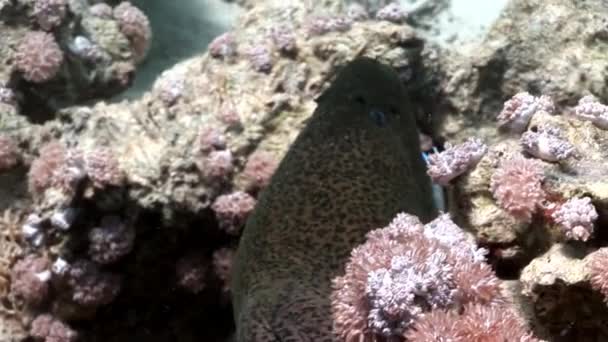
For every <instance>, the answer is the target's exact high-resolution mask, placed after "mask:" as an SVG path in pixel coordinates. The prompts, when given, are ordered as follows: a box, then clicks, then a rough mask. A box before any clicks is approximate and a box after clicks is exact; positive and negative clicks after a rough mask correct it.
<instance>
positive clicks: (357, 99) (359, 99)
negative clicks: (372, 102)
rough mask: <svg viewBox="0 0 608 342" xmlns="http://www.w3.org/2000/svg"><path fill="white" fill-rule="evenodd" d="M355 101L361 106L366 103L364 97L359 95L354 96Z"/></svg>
mask: <svg viewBox="0 0 608 342" xmlns="http://www.w3.org/2000/svg"><path fill="white" fill-rule="evenodd" d="M355 102H357V103H358V104H360V105H362V106H365V105H366V104H367V101H365V99H364V98H363V96H361V95H357V96H355Z"/></svg>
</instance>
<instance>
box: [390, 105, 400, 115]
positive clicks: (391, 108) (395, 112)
mask: <svg viewBox="0 0 608 342" xmlns="http://www.w3.org/2000/svg"><path fill="white" fill-rule="evenodd" d="M388 111H389V112H390V113H391V115H393V116H397V114H398V113H399V111H398V110H397V107H395V106H391V107H390V108H389V109H388Z"/></svg>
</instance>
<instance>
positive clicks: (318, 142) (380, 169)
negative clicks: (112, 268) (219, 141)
mask: <svg viewBox="0 0 608 342" xmlns="http://www.w3.org/2000/svg"><path fill="white" fill-rule="evenodd" d="M317 103H318V106H317V108H316V110H315V112H314V113H313V115H312V116H311V118H310V120H309V122H308V123H307V125H306V127H305V128H304V129H303V130H302V131H301V132H300V134H299V135H298V137H297V138H296V140H295V141H294V142H293V143H292V145H291V146H290V148H289V150H288V152H287V153H286V155H285V157H284V158H283V160H282V161H281V163H280V164H279V166H278V168H277V170H276V171H275V174H274V175H273V177H272V179H271V182H270V184H269V186H268V187H267V188H266V189H265V190H264V191H262V193H261V194H260V197H259V201H258V203H257V205H256V208H255V209H254V211H253V213H252V214H251V216H250V217H249V220H248V222H247V224H246V227H245V229H244V231H243V235H242V237H241V241H240V245H239V248H238V251H237V255H236V258H235V264H234V268H233V275H232V279H233V282H232V293H233V308H234V317H235V322H236V327H237V333H236V340H237V341H238V342H245V341H256V342H265V341H277V342H278V341H334V338H333V336H332V331H331V329H332V317H331V310H330V300H329V297H330V292H331V280H332V279H333V278H334V277H336V276H337V275H341V274H343V272H344V266H345V264H346V262H347V260H348V257H349V255H350V252H351V250H352V249H353V248H354V247H355V246H357V245H359V244H361V243H363V242H364V241H365V235H366V233H367V232H368V231H370V230H372V229H376V228H381V227H384V226H386V225H387V224H388V223H389V222H390V221H391V219H392V218H393V217H394V216H395V215H396V214H397V213H398V212H402V211H404V212H407V213H410V214H413V215H417V216H419V217H420V218H421V220H423V221H429V220H431V219H432V218H434V217H435V216H436V214H437V213H436V209H435V205H434V203H433V195H432V189H431V183H430V180H429V178H428V177H427V175H426V168H425V165H424V162H423V160H422V157H421V152H420V146H419V138H418V130H417V128H416V119H415V116H414V115H413V113H412V108H411V104H410V99H409V98H408V93H407V92H406V90H405V88H404V86H403V85H402V83H401V81H400V80H399V78H398V76H397V74H396V72H395V71H394V70H393V69H392V68H390V67H389V66H386V65H384V64H381V63H379V62H377V61H375V60H372V59H369V58H357V59H355V60H354V61H352V62H350V63H349V64H347V65H346V66H344V67H343V68H342V70H340V71H339V72H338V74H337V76H336V79H335V80H334V81H333V83H332V84H331V86H330V87H329V88H328V89H327V90H326V91H325V92H324V93H323V94H322V95H321V96H320V97H319V98H318V99H317Z"/></svg>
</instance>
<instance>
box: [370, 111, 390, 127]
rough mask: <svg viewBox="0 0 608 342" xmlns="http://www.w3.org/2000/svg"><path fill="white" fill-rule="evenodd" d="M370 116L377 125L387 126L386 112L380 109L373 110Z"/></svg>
mask: <svg viewBox="0 0 608 342" xmlns="http://www.w3.org/2000/svg"><path fill="white" fill-rule="evenodd" d="M369 117H370V118H371V119H372V121H373V122H374V123H375V124H376V125H377V126H379V127H384V126H386V115H385V114H384V112H381V111H379V110H372V111H370V112H369Z"/></svg>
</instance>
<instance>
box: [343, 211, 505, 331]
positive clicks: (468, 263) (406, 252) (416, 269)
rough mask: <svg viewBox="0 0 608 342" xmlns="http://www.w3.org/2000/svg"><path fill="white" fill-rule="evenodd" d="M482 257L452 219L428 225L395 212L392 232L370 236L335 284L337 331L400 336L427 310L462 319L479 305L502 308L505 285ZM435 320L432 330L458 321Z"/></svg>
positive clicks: (385, 231)
mask: <svg viewBox="0 0 608 342" xmlns="http://www.w3.org/2000/svg"><path fill="white" fill-rule="evenodd" d="M485 252H486V251H484V250H483V249H478V248H477V247H476V246H475V244H474V242H473V241H472V240H471V239H470V237H468V236H467V235H466V233H464V232H463V231H462V230H461V229H460V228H459V227H458V226H456V225H455V224H454V223H453V222H452V221H451V219H450V218H449V216H448V215H447V214H443V215H441V216H439V217H438V218H437V219H435V220H434V221H432V222H430V223H428V224H427V225H422V223H421V222H420V221H419V220H418V218H417V217H415V216H412V215H408V214H405V213H402V214H399V215H397V217H396V218H395V219H394V220H393V221H392V222H391V223H390V224H389V226H388V227H386V228H382V229H378V230H374V231H372V232H370V233H368V235H367V241H366V242H365V243H364V244H363V245H361V246H359V247H356V248H355V249H354V250H353V252H352V254H351V258H350V261H349V262H348V264H347V265H346V274H345V275H344V276H341V277H338V278H336V279H335V280H334V281H333V289H334V292H333V294H332V311H333V320H334V330H335V332H336V334H338V336H340V338H341V339H343V340H347V341H350V340H366V341H368V340H369V341H372V340H374V341H375V340H380V339H382V338H387V339H395V338H398V337H399V336H401V337H404V336H405V335H407V334H408V331H409V330H410V328H411V327H412V325H416V324H417V322H418V321H419V320H420V319H423V318H424V317H426V316H427V315H428V314H429V312H430V313H433V312H435V311H443V310H448V309H451V310H454V313H452V314H453V315H454V316H458V313H459V312H460V309H461V308H462V307H463V306H466V305H471V304H474V303H477V304H480V305H484V306H494V305H503V304H504V298H503V296H502V294H501V291H500V286H499V284H500V281H499V280H498V278H497V277H496V276H495V275H494V273H493V272H492V270H491V268H490V267H489V266H488V265H487V264H485V263H484V261H485ZM473 310H474V309H473ZM496 310H499V309H496ZM465 312H466V310H465ZM465 317H466V314H465ZM454 319H455V320H456V321H458V320H459V319H466V318H456V317H455V318H454ZM436 323H437V326H436V327H429V328H431V330H441V329H442V328H444V326H446V325H448V326H449V325H451V324H453V322H452V321H447V320H446V321H438V322H436ZM421 324H423V326H424V325H425V324H431V323H430V322H429V321H426V322H423V323H421ZM476 324H479V325H481V324H483V323H482V322H476ZM503 328H507V327H503ZM446 337H447V336H446Z"/></svg>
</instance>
